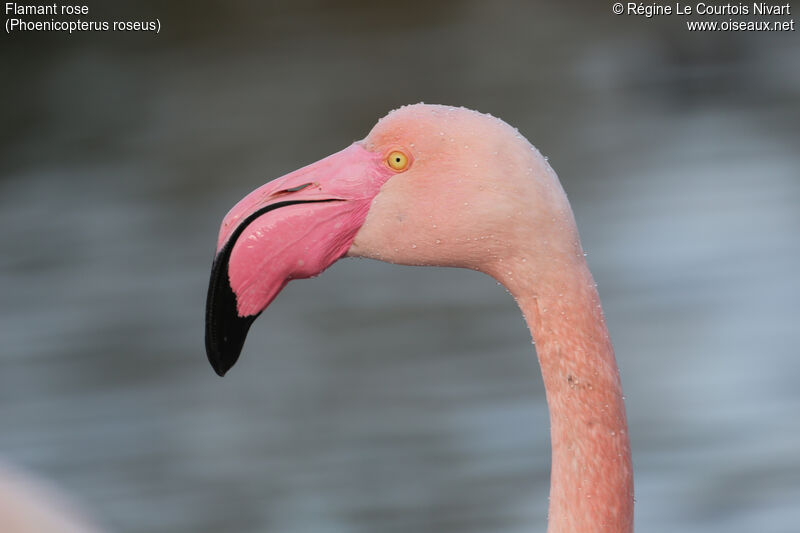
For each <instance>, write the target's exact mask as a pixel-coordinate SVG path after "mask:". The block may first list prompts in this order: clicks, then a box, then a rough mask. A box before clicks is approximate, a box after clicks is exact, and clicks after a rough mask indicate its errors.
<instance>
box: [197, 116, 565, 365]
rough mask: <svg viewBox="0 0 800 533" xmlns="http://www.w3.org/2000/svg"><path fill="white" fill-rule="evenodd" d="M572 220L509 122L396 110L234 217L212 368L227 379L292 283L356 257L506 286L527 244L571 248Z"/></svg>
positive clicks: (222, 255)
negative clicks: (504, 279)
mask: <svg viewBox="0 0 800 533" xmlns="http://www.w3.org/2000/svg"><path fill="white" fill-rule="evenodd" d="M565 216H567V217H568V219H570V220H571V212H570V210H569V206H568V204H567V201H566V197H565V195H564V193H563V190H562V189H561V186H560V184H559V183H558V179H557V178H556V176H555V173H554V172H553V171H552V169H551V168H550V166H549V165H548V164H547V162H546V161H545V159H544V158H543V157H542V156H541V155H540V154H539V152H538V151H537V150H536V149H535V148H534V147H533V146H531V145H530V143H528V141H527V140H526V139H525V138H524V137H522V136H521V135H520V134H519V133H518V132H517V131H516V130H515V129H514V128H512V127H510V126H509V125H508V124H506V123H505V122H503V121H501V120H500V119H497V118H494V117H492V116H490V115H484V114H481V113H478V112H475V111H471V110H468V109H464V108H454V107H447V106H438V105H425V104H417V105H413V106H406V107H403V108H400V109H398V110H395V111H393V112H391V113H390V114H389V115H387V116H386V117H384V118H383V119H381V120H380V121H379V122H378V123H377V124H376V125H375V127H374V128H373V129H372V131H371V132H370V133H369V135H368V136H367V137H366V138H365V139H363V140H361V141H357V142H355V143H354V144H352V145H351V146H349V147H348V148H345V149H344V150H342V151H341V152H338V153H336V154H333V155H331V156H329V157H327V158H325V159H322V160H320V161H318V162H316V163H313V164H311V165H309V166H307V167H304V168H301V169H299V170H297V171H294V172H292V173H290V174H287V175H286V176H283V177H281V178H277V179H275V180H273V181H270V182H268V183H267V184H265V185H263V186H261V187H259V188H258V189H256V190H255V191H253V192H252V193H250V194H249V195H247V196H246V197H245V198H243V199H242V200H241V201H240V202H239V203H237V204H236V205H235V206H234V207H233V208H232V209H231V211H230V212H229V213H228V214H227V215H226V216H225V218H224V220H223V222H222V227H221V228H220V233H219V239H218V241H217V253H216V256H215V258H214V262H213V265H212V272H211V281H210V284H209V291H208V299H207V303H206V351H207V353H208V357H209V361H210V362H211V365H212V366H213V367H214V370H215V371H216V372H217V373H218V374H219V375H224V374H225V372H227V371H228V370H229V369H230V368H231V367H232V366H233V364H234V363H235V362H236V360H237V359H238V357H239V354H240V352H241V349H242V346H243V344H244V340H245V336H246V334H247V331H248V329H249V327H250V325H251V324H252V322H253V321H254V320H255V318H257V317H258V315H259V314H260V313H261V312H262V311H263V310H264V309H265V308H266V307H267V306H268V305H269V304H270V302H272V300H273V299H274V298H275V297H276V296H277V294H278V292H280V290H281V289H282V288H283V287H284V286H285V285H286V284H287V283H288V282H289V281H290V280H292V279H300V278H308V277H312V276H316V275H317V274H319V273H321V272H322V271H323V270H325V269H326V268H327V267H328V266H330V265H331V264H333V263H334V262H335V261H337V260H338V259H340V258H341V257H343V256H345V255H349V256H357V257H368V258H373V259H379V260H382V261H387V262H391V263H399V264H409V265H439V266H454V267H464V268H471V269H475V270H481V271H484V272H487V273H489V274H491V275H493V276H495V277H498V278H499V277H500V276H499V275H498V274H497V272H498V269H499V266H498V265H500V266H502V262H503V261H504V260H505V261H506V264H508V261H509V260H513V256H514V255H515V254H517V253H518V252H519V246H517V245H516V243H519V242H521V241H525V242H526V243H527V246H526V249H527V250H528V251H529V252H532V253H534V255H535V254H536V251H537V249H539V248H542V247H544V246H547V247H552V246H553V243H556V242H561V241H563V239H560V240H559V239H548V234H549V233H550V231H547V228H550V230H553V229H554V228H555V229H557V227H558V226H559V222H560V221H562V219H563V218H564V217H565ZM564 227H566V228H567V229H568V230H569V228H570V227H574V223H573V224H570V223H569V221H567V223H566V224H565V225H564ZM537 228H538V229H537ZM543 228H544V230H543ZM567 240H570V239H567ZM573 241H574V242H577V238H575V239H574V240H573ZM548 243H549V244H548Z"/></svg>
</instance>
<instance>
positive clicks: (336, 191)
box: [206, 143, 392, 376]
mask: <svg viewBox="0 0 800 533" xmlns="http://www.w3.org/2000/svg"><path fill="white" fill-rule="evenodd" d="M391 175H392V171H391V170H390V169H389V168H388V167H387V165H386V164H385V163H384V161H383V158H382V157H381V155H380V154H376V153H373V152H370V151H368V150H366V149H365V148H364V147H363V146H362V145H361V144H360V143H354V144H352V145H351V146H349V147H348V148H345V149H344V150H342V151H341V152H338V153H336V154H333V155H331V156H328V157H326V158H325V159H322V160H320V161H317V162H316V163H313V164H311V165H309V166H307V167H304V168H301V169H299V170H296V171H294V172H292V173H290V174H287V175H285V176H283V177H281V178H278V179H275V180H273V181H270V182H268V183H267V184H265V185H263V186H261V187H259V188H258V189H256V190H254V191H253V192H251V193H250V194H248V195H247V196H246V197H244V198H243V199H242V200H241V201H239V203H237V204H236V205H235V206H234V207H233V209H231V210H230V212H229V213H228V214H227V215H226V216H225V218H224V220H223V222H222V227H221V228H220V232H219V239H218V241H217V253H216V256H215V257H214V262H213V264H212V266H211V280H210V282H209V286H208V297H207V300H206V353H207V354H208V360H209V362H210V363H211V366H212V367H213V368H214V371H216V373H217V374H219V375H220V376H223V375H225V373H226V372H227V371H228V370H230V368H231V367H232V366H233V365H234V363H236V360H237V359H238V358H239V354H240V353H241V351H242V346H243V345H244V341H245V337H246V336H247V331H248V330H249V329H250V325H251V324H252V323H253V321H254V320H255V319H256V318H257V317H258V315H259V314H261V312H262V311H263V310H264V309H266V307H267V306H268V305H269V304H270V302H272V300H274V299H275V297H276V296H277V295H278V293H279V292H280V290H281V289H283V287H285V286H286V284H287V283H288V282H289V281H290V280H293V279H303V278H309V277H312V276H316V275H318V274H320V273H321V272H322V271H323V270H325V269H326V268H328V267H329V266H330V265H332V264H333V263H334V262H336V261H337V260H338V259H339V258H341V257H342V256H344V255H345V254H346V253H347V250H348V249H349V248H350V245H351V244H352V243H353V239H354V238H355V236H356V233H357V232H358V230H359V228H361V226H362V224H363V223H364V219H365V218H366V216H367V212H368V211H369V206H370V204H371V202H372V199H373V198H374V197H375V195H376V194H377V193H378V190H379V189H380V187H381V185H383V183H384V182H385V181H386V180H387V179H388V178H389V177H390V176H391Z"/></svg>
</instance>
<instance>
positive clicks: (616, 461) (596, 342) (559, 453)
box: [494, 245, 633, 533]
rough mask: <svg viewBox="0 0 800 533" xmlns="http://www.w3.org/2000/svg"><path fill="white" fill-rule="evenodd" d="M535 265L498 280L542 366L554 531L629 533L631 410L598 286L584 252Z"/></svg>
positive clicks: (508, 271)
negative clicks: (514, 302)
mask: <svg viewBox="0 0 800 533" xmlns="http://www.w3.org/2000/svg"><path fill="white" fill-rule="evenodd" d="M578 246H579V245H578ZM570 255H571V254H570ZM520 261H521V262H520ZM532 262H533V261H529V262H526V261H525V260H518V261H516V264H514V265H512V264H509V262H507V263H506V265H505V266H504V267H503V268H502V269H497V270H496V272H495V275H494V277H495V278H497V279H498V280H499V281H501V282H502V283H503V284H504V285H505V286H506V287H507V288H508V289H509V291H510V292H511V294H512V295H513V296H514V297H515V298H516V300H517V302H518V304H519V306H520V308H521V310H522V312H523V314H524V315H525V320H526V322H527V324H528V328H529V329H530V331H531V335H532V336H533V340H534V342H535V344H536V351H537V354H538V357H539V364H540V365H541V368H542V377H543V378H544V385H545V390H546V393H547V404H548V408H549V410H550V424H551V441H552V453H553V457H552V473H551V482H550V509H549V513H548V516H549V525H548V532H549V533H586V532H608V533H612V532H613V533H629V532H631V531H633V469H632V465H631V451H630V443H629V440H628V427H627V423H626V418H625V405H624V401H623V396H622V386H621V384H620V378H619V372H618V370H617V363H616V360H615V358H614V349H613V347H612V346H611V341H610V339H609V336H608V330H607V329H606V325H605V320H604V319H603V313H602V309H601V308H600V298H599V296H598V294H597V289H596V288H595V284H594V280H593V279H592V275H591V273H590V272H589V269H588V267H587V265H586V261H585V259H584V258H583V254H582V252H581V253H580V254H579V257H571V258H569V259H567V260H566V261H563V262H561V263H560V264H559V265H558V267H553V266H552V265H551V266H550V271H549V273H548V272H547V270H545V274H542V269H541V268H539V269H537V268H535V267H534V266H533V265H530V263H532ZM526 267H527V268H526ZM536 270H538V271H539V272H538V274H537V272H535V271H536ZM512 272H514V274H512Z"/></svg>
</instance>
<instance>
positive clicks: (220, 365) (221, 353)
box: [206, 247, 260, 376]
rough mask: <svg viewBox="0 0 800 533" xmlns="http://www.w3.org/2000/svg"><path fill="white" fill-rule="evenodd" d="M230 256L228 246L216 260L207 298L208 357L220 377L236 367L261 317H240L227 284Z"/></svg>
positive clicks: (234, 298) (231, 291)
mask: <svg viewBox="0 0 800 533" xmlns="http://www.w3.org/2000/svg"><path fill="white" fill-rule="evenodd" d="M229 257H230V247H225V249H223V250H222V251H221V252H220V253H219V254H218V255H217V257H216V258H214V263H213V265H212V266H211V279H210V280H209V285H208V297H207V299H206V355H208V361H209V362H210V363H211V367H212V368H213V369H214V372H216V373H217V375H219V376H224V375H225V374H226V373H227V372H228V370H230V369H231V367H232V366H233V365H234V364H236V361H237V360H238V359H239V354H241V353H242V347H243V346H244V340H245V338H247V331H248V330H249V329H250V325H251V324H252V323H253V321H254V320H255V319H256V318H258V314H256V315H249V316H239V313H238V311H237V308H236V294H234V292H233V289H232V288H231V285H230V282H229V281H228V259H229ZM259 314H260V313H259Z"/></svg>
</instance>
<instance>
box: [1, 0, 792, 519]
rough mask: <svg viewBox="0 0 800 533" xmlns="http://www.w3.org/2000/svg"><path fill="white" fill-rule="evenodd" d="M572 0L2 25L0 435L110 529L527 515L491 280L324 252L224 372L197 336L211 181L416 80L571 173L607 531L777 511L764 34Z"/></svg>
mask: <svg viewBox="0 0 800 533" xmlns="http://www.w3.org/2000/svg"><path fill="white" fill-rule="evenodd" d="M594 4H596V3H589V2H585V3H570V4H569V5H562V6H558V5H556V4H555V3H553V4H541V3H535V2H519V3H505V2H498V3H491V4H490V3H488V2H486V3H484V2H477V1H474V2H463V3H462V2H442V3H437V4H436V5H435V6H430V5H426V4H425V3H415V2H411V3H403V4H402V5H401V4H394V5H388V4H387V5H385V6H383V7H376V6H374V5H373V3H371V2H356V1H351V2H344V3H337V4H334V3H332V2H322V1H319V2H313V1H308V2H298V3H295V4H292V6H293V7H291V8H290V7H278V6H277V4H272V3H269V4H267V3H264V4H261V5H260V6H258V7H257V6H254V5H252V4H244V3H222V2H219V3H202V2H191V3H180V4H179V3H173V4H170V5H169V6H168V5H166V4H165V3H161V2H144V3H141V2H139V3H133V2H129V3H119V4H117V5H115V7H113V8H112V7H110V6H109V5H104V4H101V3H99V2H98V3H95V4H90V5H91V8H92V10H93V13H95V14H96V16H97V17H98V18H101V17H103V16H105V17H106V18H114V17H117V18H123V17H128V18H142V19H149V18H152V17H154V16H158V17H160V18H161V21H162V32H161V34H160V35H158V36H153V35H149V34H144V35H142V34H139V35H130V36H120V35H115V34H90V35H73V36H59V35H44V34H32V35H20V34H17V35H15V36H8V35H4V36H3V37H2V40H3V44H2V51H0V54H2V57H3V65H4V71H5V74H4V79H3V82H2V84H1V85H0V87H1V88H0V91H1V92H0V95H2V98H3V102H4V104H3V106H2V107H0V124H2V143H1V144H0V155H2V157H1V158H0V228H2V231H1V232H0V249H2V250H3V253H2V254H0V294H2V296H1V297H0V342H1V344H0V346H1V347H0V428H2V429H0V458H2V459H3V460H5V461H9V462H12V463H15V464H17V465H20V466H22V467H24V468H26V469H28V470H29V471H31V472H34V473H35V474H37V475H39V476H41V477H44V478H47V479H50V480H52V481H53V482H54V483H56V484H57V485H58V486H60V487H61V488H62V489H63V490H65V491H66V492H67V493H68V494H69V495H70V496H72V497H73V499H75V500H76V501H78V502H79V503H80V504H81V505H83V506H84V508H86V509H88V510H89V512H90V513H91V514H92V515H93V516H94V517H95V518H96V519H97V520H98V521H99V522H100V523H101V524H103V525H104V526H105V527H107V528H108V529H109V530H110V531H116V532H126V533H138V532H155V531H165V532H178V533H181V532H222V531H225V532H227V531H231V532H266V531H269V532H273V531H280V532H296V533H306V532H309V533H311V532H313V533H334V532H362V531H363V532H383V533H393V532H398V533H399V532H403V533H405V532H408V531H415V532H419V533H425V532H431V533H432V532H437V533H442V532H486V531H492V532H504V533H516V532H523V531H524V532H528V531H543V530H544V528H545V521H546V508H547V493H548V483H549V481H548V479H549V478H548V476H549V466H550V457H549V453H550V452H549V431H548V420H547V410H546V405H545V399H544V391H543V386H542V383H541V376H540V373H539V369H538V366H537V363H536V358H535V355H534V352H533V349H532V346H531V344H530V339H529V335H528V332H527V331H526V328H525V326H524V323H523V321H522V319H521V317H520V314H519V312H518V310H517V309H516V307H515V304H514V302H513V300H512V299H511V297H510V296H508V294H506V292H505V291H504V290H503V289H502V288H501V287H498V286H497V285H496V284H495V282H494V281H493V280H491V279H490V278H488V277H486V276H483V275H481V274H477V273H474V272H469V271H458V270H450V269H423V268H411V267H398V266H390V265H386V264H381V263H376V262H369V261H356V260H346V261H341V262H340V263H337V264H336V265H334V266H333V267H332V268H331V269H330V270H329V271H327V272H325V273H324V274H323V275H322V276H320V277H319V278H318V279H314V280H309V281H304V282H295V283H292V284H290V286H289V287H288V288H287V289H286V290H285V291H284V292H283V293H282V294H281V295H280V296H279V297H278V299H277V300H276V301H275V303H274V304H273V306H272V307H270V308H269V309H268V310H267V311H266V312H265V313H264V314H263V315H262V316H261V318H260V319H259V320H258V321H257V322H256V323H255V325H254V327H253V331H252V333H251V335H250V338H249V339H248V342H247V345H246V348H245V351H244V353H243V356H242V359H241V360H240V362H239V364H238V365H237V366H236V367H235V368H234V369H233V370H232V371H231V372H230V373H229V375H228V376H226V377H225V378H224V379H220V378H218V377H217V376H216V375H215V374H214V373H213V371H212V370H211V368H210V367H209V365H208V363H207V362H206V359H205V353H204V347H203V307H204V300H205V291H206V283H207V280H208V274H209V268H210V263H211V259H212V255H213V252H214V246H215V242H216V233H217V229H218V224H219V222H220V220H221V218H222V216H223V215H224V213H225V212H226V211H227V209H228V208H229V207H230V206H231V205H233V203H234V202H235V201H236V200H238V199H239V198H240V197H242V196H243V195H244V194H246V193H247V192H249V191H250V190H251V189H253V188H255V187H256V186H258V185H260V184H262V183H263V182H264V181H266V180H267V179H270V178H272V177H275V176H279V175H281V174H284V173H286V172H288V171H290V170H292V169H294V168H297V167H299V166H300V165H303V164H306V163H309V162H311V161H314V160H316V159H319V158H320V157H323V156H324V155H327V154H328V153H331V152H333V151H335V150H338V149H340V148H343V147H345V146H346V145H348V144H350V143H351V142H352V141H353V140H355V139H359V138H361V137H363V136H364V135H365V134H366V133H367V132H368V131H369V129H370V127H371V126H372V124H373V123H374V122H375V120H376V119H377V118H379V117H380V116H382V115H384V114H385V113H386V112H387V111H389V110H390V109H392V108H394V107H397V106H399V105H401V104H406V103H414V102H418V101H425V102H436V103H448V104H454V105H464V106H466V107H471V108H475V109H479V110H481V111H484V112H491V113H492V114H494V115H496V116H500V117H502V118H504V119H506V120H507V121H508V122H510V123H511V124H512V125H514V126H517V127H519V129H520V131H521V132H522V133H523V134H524V135H526V136H527V137H528V138H529V139H530V140H531V141H532V142H533V143H534V144H536V145H537V146H538V147H539V148H540V149H541V150H542V152H543V153H545V154H547V155H548V156H550V160H551V163H552V164H553V166H554V168H555V169H556V171H557V172H558V173H559V175H560V177H561V180H562V182H563V184H564V187H565V189H566V190H567V192H568V194H569V196H570V200H571V202H572V205H573V208H574V211H575V213H576V217H577V220H578V224H579V226H580V229H581V235H582V239H583V242H584V247H585V249H586V250H587V251H588V253H589V256H588V260H589V263H590V267H591V268H592V271H593V272H594V275H595V278H596V280H597V282H598V284H599V290H600V294H601V297H602V299H603V303H604V308H605V312H606V315H607V319H608V322H609V327H610V330H611V335H612V339H613V341H614V344H615V347H616V351H617V358H618V361H619V364H620V367H621V373H622V378H623V384H624V388H625V392H626V396H627V408H628V414H629V417H630V434H631V438H632V446H633V452H634V465H635V472H636V478H635V482H636V498H637V505H636V527H637V530H638V531H642V532H644V531H646V532H655V533H659V532H675V531H681V532H704V533H708V532H725V533H735V532H742V533H744V532H753V531H759V532H765V533H772V532H775V533H777V532H793V531H797V530H798V529H797V528H798V525H797V524H798V523H800V422H798V420H800V418H799V417H798V412H800V386H798V379H800V359H798V356H799V355H800V354H799V353H798V346H799V345H800V328H798V318H799V317H800V276H798V273H799V272H800V239H798V237H797V235H798V230H800V209H798V205H800V171H798V169H800V150H799V148H800V143H799V142H798V140H800V120H798V118H800V42H798V38H797V33H796V32H795V33H786V34H759V33H749V32H743V33H727V34H689V33H687V32H685V31H684V30H683V29H682V27H681V24H680V23H679V22H678V21H677V20H674V19H661V20H652V21H646V20H645V19H631V18H625V17H622V18H619V17H614V16H613V15H611V13H610V9H609V6H606V5H605V4H603V3H600V4H599V5H594ZM609 5H610V4H609Z"/></svg>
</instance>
